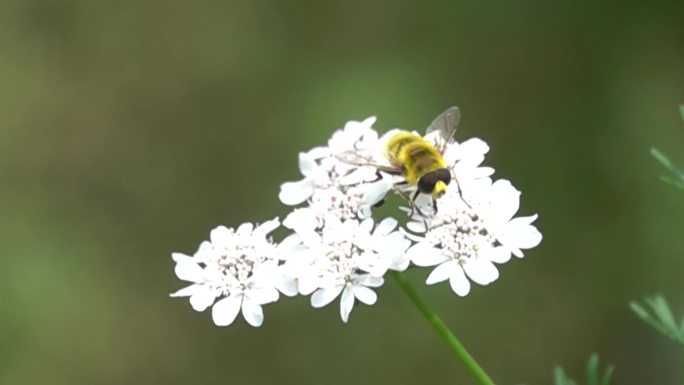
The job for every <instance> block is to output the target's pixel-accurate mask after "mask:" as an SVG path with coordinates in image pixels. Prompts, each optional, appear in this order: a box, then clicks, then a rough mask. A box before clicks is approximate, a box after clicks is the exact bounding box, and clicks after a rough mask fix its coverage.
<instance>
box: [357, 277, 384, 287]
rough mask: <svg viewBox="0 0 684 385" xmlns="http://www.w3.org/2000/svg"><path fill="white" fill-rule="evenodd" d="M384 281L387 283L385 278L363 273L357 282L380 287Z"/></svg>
mask: <svg viewBox="0 0 684 385" xmlns="http://www.w3.org/2000/svg"><path fill="white" fill-rule="evenodd" d="M383 283H385V280H384V279H382V278H380V277H374V276H372V275H370V274H362V275H359V276H358V277H357V278H356V284H358V285H363V286H368V287H380V286H382V284H383Z"/></svg>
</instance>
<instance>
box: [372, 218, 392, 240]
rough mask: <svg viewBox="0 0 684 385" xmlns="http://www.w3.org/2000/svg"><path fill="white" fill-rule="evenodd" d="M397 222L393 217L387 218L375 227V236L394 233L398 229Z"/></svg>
mask: <svg viewBox="0 0 684 385" xmlns="http://www.w3.org/2000/svg"><path fill="white" fill-rule="evenodd" d="M397 223H398V222H397V220H396V219H394V218H392V217H387V218H385V219H383V220H382V221H381V222H380V223H378V225H377V226H375V231H374V232H373V235H375V236H377V235H387V234H389V233H391V232H392V230H394V229H395V228H396V227H397Z"/></svg>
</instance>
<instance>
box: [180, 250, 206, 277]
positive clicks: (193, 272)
mask: <svg viewBox="0 0 684 385" xmlns="http://www.w3.org/2000/svg"><path fill="white" fill-rule="evenodd" d="M184 257H186V258H180V257H179V256H178V255H176V257H174V259H175V260H176V266H175V267H174V271H175V273H176V276H177V277H178V278H179V279H182V280H183V281H189V282H201V281H202V276H203V275H204V269H202V268H201V267H200V266H199V265H198V264H197V263H196V262H195V261H194V259H193V258H190V257H187V256H184Z"/></svg>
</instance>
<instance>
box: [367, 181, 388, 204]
mask: <svg viewBox="0 0 684 385" xmlns="http://www.w3.org/2000/svg"><path fill="white" fill-rule="evenodd" d="M391 189H392V182H391V181H388V180H386V179H385V178H383V179H381V180H379V181H377V182H374V183H371V184H369V185H368V186H367V188H366V191H365V192H364V194H363V202H364V203H365V204H367V205H370V206H372V205H374V204H376V203H378V202H380V201H381V200H382V199H383V198H384V197H385V196H386V195H387V192H389V191H390V190H391Z"/></svg>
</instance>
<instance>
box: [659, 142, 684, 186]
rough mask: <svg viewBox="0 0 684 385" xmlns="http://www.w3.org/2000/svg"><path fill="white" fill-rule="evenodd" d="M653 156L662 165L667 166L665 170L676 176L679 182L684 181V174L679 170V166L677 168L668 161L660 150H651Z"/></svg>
mask: <svg viewBox="0 0 684 385" xmlns="http://www.w3.org/2000/svg"><path fill="white" fill-rule="evenodd" d="M651 155H653V157H654V158H656V160H657V161H658V162H660V164H662V165H663V166H665V168H666V169H668V171H670V172H671V173H672V174H674V176H675V177H677V179H678V180H680V181H684V172H682V171H681V170H680V169H678V168H677V166H675V165H674V164H673V163H672V162H671V161H670V159H668V158H667V156H665V154H663V153H662V152H660V150H658V149H657V148H655V147H653V148H651Z"/></svg>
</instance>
